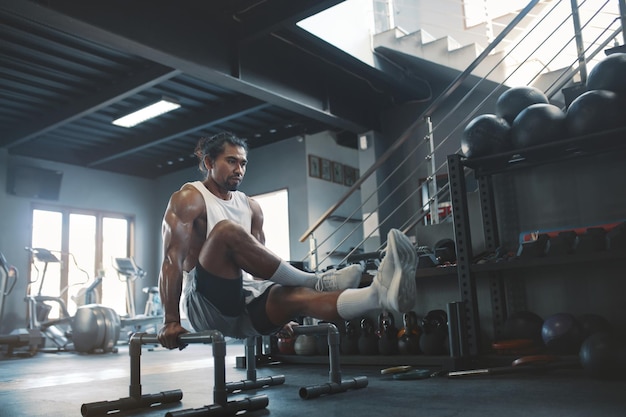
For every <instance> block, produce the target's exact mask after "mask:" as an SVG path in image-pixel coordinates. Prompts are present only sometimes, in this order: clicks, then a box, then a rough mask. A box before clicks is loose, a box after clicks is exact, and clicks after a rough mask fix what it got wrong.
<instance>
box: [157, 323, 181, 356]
mask: <svg viewBox="0 0 626 417" xmlns="http://www.w3.org/2000/svg"><path fill="white" fill-rule="evenodd" d="M185 333H189V331H188V330H187V329H185V328H184V327H183V326H181V325H180V323H178V322H170V323H165V324H164V325H163V327H161V329H160V330H159V333H158V335H157V337H158V339H159V342H160V343H161V345H162V346H163V347H164V348H168V349H176V348H178V349H179V350H183V349H184V348H185V347H186V346H187V344H186V343H181V342H180V339H179V337H180V336H181V335H183V334H185Z"/></svg>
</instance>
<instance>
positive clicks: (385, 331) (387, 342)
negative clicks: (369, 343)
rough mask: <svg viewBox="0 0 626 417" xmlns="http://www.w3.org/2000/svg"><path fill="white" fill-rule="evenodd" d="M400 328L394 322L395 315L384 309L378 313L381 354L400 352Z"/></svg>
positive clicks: (379, 349) (379, 350)
mask: <svg viewBox="0 0 626 417" xmlns="http://www.w3.org/2000/svg"><path fill="white" fill-rule="evenodd" d="M397 334H398V329H397V328H396V326H395V324H394V318H393V315H392V314H390V313H388V312H386V311H383V312H382V313H380V314H379V315H378V332H377V336H378V352H379V353H380V354H381V355H395V354H396V353H398V339H397Z"/></svg>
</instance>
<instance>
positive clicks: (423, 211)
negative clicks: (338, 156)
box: [300, 0, 626, 264]
mask: <svg viewBox="0 0 626 417" xmlns="http://www.w3.org/2000/svg"><path fill="white" fill-rule="evenodd" d="M563 1H564V0H559V1H558V2H556V3H555V4H553V5H552V7H551V8H550V10H547V12H546V13H544V14H543V17H540V18H538V19H536V21H534V22H533V26H532V27H531V28H530V31H533V30H536V29H537V27H538V26H539V24H540V23H541V22H542V21H543V19H544V18H545V17H546V15H547V14H550V13H552V12H553V11H554V10H555V9H556V7H557V5H559V4H561V3H562V2H563ZM570 1H571V2H572V7H576V6H575V5H576V4H577V3H576V1H575V0H570ZM618 1H619V6H620V17H621V19H622V23H623V19H624V10H626V7H625V6H624V3H625V1H626V0H618ZM584 2H585V1H583V2H582V3H581V6H582V5H583V4H584ZM608 2H609V1H607V2H606V3H604V4H603V5H602V6H599V7H600V8H599V10H598V11H597V12H596V14H598V13H599V12H600V11H601V10H603V8H604V7H605V6H606V4H607V3H608ZM539 3H540V0H533V1H530V2H529V3H528V4H527V6H526V7H525V8H524V9H522V10H521V11H520V12H519V13H518V14H517V15H516V16H515V17H514V18H513V19H512V20H511V21H510V23H509V24H508V25H506V27H504V28H503V29H502V31H501V32H500V33H499V34H498V35H497V36H496V38H495V39H494V40H493V41H492V42H491V43H490V44H489V45H488V46H487V47H486V48H485V49H484V50H483V51H482V52H481V53H480V54H479V55H478V57H476V58H475V59H474V60H473V61H472V63H471V64H470V65H469V66H468V67H467V68H465V69H464V70H463V71H462V72H461V73H460V74H459V75H458V76H457V77H456V78H455V79H454V80H453V81H452V82H451V83H450V84H449V85H448V86H447V87H446V89H445V90H444V91H443V92H442V93H441V94H440V95H439V96H437V97H436V98H435V100H434V101H433V102H432V103H431V104H430V105H429V106H428V107H427V108H426V110H424V112H423V113H422V114H421V115H420V116H418V117H417V118H416V119H415V120H416V121H415V122H413V123H412V124H411V125H410V126H409V127H408V128H407V129H406V130H405V131H404V132H403V133H402V134H401V135H400V136H399V137H398V139H396V141H395V142H393V143H392V144H391V146H390V147H389V148H388V149H386V151H385V152H384V153H383V154H382V155H381V156H380V157H379V158H378V159H377V160H376V161H375V162H374V164H373V165H372V166H371V167H370V168H369V169H368V170H367V171H366V172H365V173H364V174H363V175H362V176H360V177H359V178H358V179H357V180H356V182H355V183H354V184H353V185H352V187H350V188H349V189H348V191H347V192H346V193H345V194H344V195H343V196H342V197H341V198H340V199H339V200H338V201H337V202H336V203H335V204H333V206H331V207H330V208H329V209H328V210H327V211H326V212H324V214H322V216H320V218H319V219H318V220H317V221H316V222H315V223H314V224H313V225H312V226H311V227H309V229H307V230H306V231H305V232H304V234H303V235H302V236H301V237H300V242H304V241H305V240H306V239H307V238H309V237H311V238H312V237H313V233H314V232H315V231H316V230H317V229H318V228H319V227H320V226H321V225H322V223H323V222H324V221H326V220H327V219H328V218H329V217H330V216H332V215H333V214H334V213H335V212H336V211H337V209H338V208H339V207H341V206H342V205H343V204H344V203H345V202H346V201H347V200H348V199H349V198H350V197H351V196H352V195H353V194H354V193H355V192H356V191H357V190H359V189H360V187H361V186H362V184H363V183H364V182H365V181H366V180H367V179H369V178H370V177H371V175H372V174H374V173H375V172H376V171H378V170H379V168H381V167H382V166H383V165H384V164H385V163H386V162H387V161H388V160H389V159H390V158H391V157H392V156H393V155H394V154H395V153H396V152H397V151H398V150H399V149H400V148H401V147H402V145H404V144H405V143H406V142H407V141H408V139H410V138H412V137H414V134H415V133H416V132H417V131H418V129H419V128H420V127H422V126H423V125H425V120H426V119H427V118H429V117H430V116H432V115H433V114H434V113H435V112H436V111H437V110H439V109H440V108H441V107H442V105H443V104H444V103H446V102H447V100H448V99H449V98H450V96H452V94H454V93H455V92H456V91H457V90H458V89H459V87H461V85H462V84H463V83H464V82H465V81H466V80H467V79H468V78H469V77H470V76H471V75H472V73H473V72H474V71H475V70H476V68H477V67H478V66H479V65H480V64H481V63H482V62H483V61H484V60H485V59H486V58H487V56H489V55H490V54H491V53H492V52H494V51H495V50H496V48H497V47H498V46H499V45H500V44H501V43H502V42H503V41H504V40H505V38H506V37H507V36H508V35H509V34H510V33H511V32H512V31H513V30H514V29H516V28H517V26H518V25H519V24H520V22H521V21H522V20H523V19H524V18H525V17H526V16H528V15H529V14H530V12H531V11H532V10H533V9H534V8H535V6H537V5H538V4H539ZM572 10H573V11H572V13H571V14H569V15H568V16H566V17H565V18H564V19H563V22H562V23H561V24H560V25H558V26H559V27H560V26H562V25H564V24H565V23H567V22H568V20H570V19H573V18H574V17H573V15H574V14H575V13H574V9H572ZM576 15H577V14H576ZM594 16H595V15H594ZM620 17H618V18H616V19H615V20H619V19H620ZM559 19H560V15H559ZM592 19H593V17H591V18H590V19H589V20H588V21H587V22H586V23H585V24H584V25H580V22H577V24H575V25H574V26H575V27H574V29H575V30H574V37H572V38H570V39H566V40H564V41H563V42H564V44H565V46H563V47H562V48H561V50H560V51H559V52H558V54H560V53H562V52H563V51H564V50H565V48H566V47H567V46H568V45H569V44H570V43H571V42H572V41H573V40H576V42H577V45H579V42H580V41H581V38H580V36H581V34H580V33H579V32H578V30H582V29H583V28H584V27H585V26H586V25H587V24H589V23H590V21H591V20H592ZM615 20H614V21H613V22H612V23H610V24H609V26H608V27H606V28H605V29H604V31H602V33H600V34H599V35H598V36H597V37H596V39H594V40H593V41H592V43H591V46H589V47H587V48H586V49H584V50H583V51H582V53H583V54H588V53H589V50H590V49H591V48H592V47H594V46H596V45H597V44H598V43H599V44H600V46H597V47H596V48H595V49H594V51H593V52H592V53H590V54H589V55H588V56H587V58H589V59H590V60H591V59H593V58H594V57H595V56H596V55H598V54H599V53H600V52H601V51H602V49H603V48H604V47H605V46H606V45H608V43H609V42H611V41H612V40H614V39H616V37H617V36H618V35H619V33H620V32H621V33H623V27H622V28H618V29H616V30H613V31H612V32H610V31H611V27H612V25H613V24H614V23H615ZM552 29H553V33H554V32H556V30H557V29H558V28H557V29H554V28H552ZM608 32H610V33H608ZM607 33H608V38H604V40H601V39H600V38H601V37H603V36H605V35H606V34H607ZM526 36H527V35H524V37H523V38H522V39H521V40H519V41H517V43H516V45H515V46H513V47H512V48H509V50H508V52H507V53H506V54H505V55H504V56H503V57H502V58H501V59H500V61H499V62H498V63H497V64H495V66H494V67H493V68H492V69H491V70H490V71H489V72H488V73H487V74H486V75H485V76H483V77H482V79H480V80H478V81H477V82H476V83H475V84H474V85H473V87H472V88H471V89H470V91H469V92H468V93H466V94H465V95H464V96H463V97H462V98H461V100H460V101H459V102H458V103H455V106H453V107H454V110H451V111H450V112H449V113H447V114H446V115H444V116H443V120H439V123H438V124H437V126H435V127H434V128H429V134H432V132H433V131H435V130H436V129H437V128H439V127H440V126H442V125H443V123H444V121H445V120H446V119H447V118H448V117H449V116H450V115H451V114H452V113H454V112H455V110H456V109H458V108H460V106H461V105H462V103H463V102H465V101H466V100H467V99H468V96H470V95H472V94H473V93H474V92H475V91H476V90H477V88H478V85H479V84H480V83H482V82H483V81H485V80H486V79H487V77H488V76H489V75H490V74H491V73H492V72H493V71H494V70H496V68H498V67H499V66H500V65H501V64H502V63H503V62H504V60H506V59H507V57H508V56H509V55H510V54H511V52H512V51H513V50H514V49H515V48H516V47H517V46H518V45H519V43H521V42H522V41H524V40H525V38H526ZM547 37H548V38H549V37H550V36H547ZM625 38H626V37H625ZM544 42H545V41H542V42H539V45H534V47H535V48H534V50H533V51H532V52H530V53H529V55H528V56H525V57H524V58H522V64H523V63H526V62H528V61H529V60H530V59H532V56H533V54H534V53H537V51H538V49H539V48H540V47H541V46H542V45H543V44H544ZM577 52H578V53H580V48H578V51H577ZM558 54H557V55H558ZM555 59H556V56H554V57H552V58H551V59H550V60H548V61H547V62H545V63H544V62H542V63H541V65H542V69H541V70H539V72H538V73H537V74H536V75H535V76H534V78H533V79H536V78H537V77H539V75H540V74H541V73H542V72H543V71H545V70H546V69H547V68H548V66H549V65H550V64H551V63H552V62H553V61H554V60H555ZM583 61H584V58H583ZM576 62H580V57H578V59H577V60H576V61H574V62H572V63H571V64H570V66H569V68H566V69H564V70H563V73H562V74H560V75H559V76H558V77H557V78H556V79H555V80H553V81H552V84H551V85H550V86H549V87H548V88H547V89H546V95H548V94H550V95H548V97H549V98H552V96H553V95H554V94H556V92H558V91H560V89H561V88H563V87H565V86H566V85H567V84H568V83H570V82H572V79H573V77H574V76H575V75H576V74H578V73H579V71H580V67H577V66H576ZM522 64H520V66H518V67H517V68H514V69H513V70H512V71H511V72H510V73H508V76H507V77H506V78H505V80H504V81H502V82H501V83H500V84H499V85H498V86H497V87H495V88H493V90H492V91H491V92H490V93H489V94H487V96H486V97H483V100H482V102H481V103H480V104H479V105H478V106H474V109H473V111H470V112H469V113H468V115H467V116H466V117H464V118H463V121H461V122H460V123H459V122H457V125H456V126H454V128H453V129H452V130H451V131H450V132H448V133H447V134H446V136H445V137H444V138H442V139H440V140H439V141H438V142H439V143H438V144H437V145H436V146H431V149H430V150H429V154H428V157H427V159H429V158H434V154H435V152H436V151H438V150H440V149H441V148H442V145H443V144H444V143H445V142H446V141H447V140H448V139H449V138H450V137H451V136H452V135H453V133H454V132H456V131H458V129H461V128H462V127H463V126H465V125H466V124H467V122H468V121H469V120H470V119H471V117H472V116H473V115H475V113H476V112H477V111H479V109H480V108H481V106H483V104H485V103H486V102H487V100H488V99H489V98H490V97H491V96H493V94H495V93H496V92H497V91H498V89H499V88H500V87H502V86H503V85H504V84H505V82H506V81H507V80H508V79H509V78H510V77H511V76H512V75H513V74H514V73H515V72H516V71H518V70H519V69H520V67H521V65H522ZM555 86H556V87H555ZM425 139H426V138H425ZM424 143H426V142H425V141H420V143H418V144H417V145H416V146H415V147H413V148H411V149H410V150H408V152H407V153H406V154H403V156H404V158H403V159H402V161H400V162H399V163H398V164H397V166H396V167H395V169H394V170H393V171H392V172H391V173H390V174H388V175H387V176H386V178H385V179H384V180H383V181H382V182H381V183H380V184H378V183H377V184H378V187H377V188H376V190H375V191H374V192H373V193H372V195H371V196H369V197H368V198H367V199H365V200H364V201H362V204H361V205H360V206H359V207H357V208H356V209H354V211H353V212H352V214H350V215H349V216H348V219H351V218H353V217H354V215H355V214H356V213H358V212H359V211H360V210H361V209H362V208H363V207H364V206H365V204H366V203H367V202H368V201H369V200H370V199H371V198H372V197H373V196H375V195H377V193H378V191H379V190H380V188H381V187H382V185H383V184H384V183H385V182H387V181H388V180H389V179H390V177H391V176H392V175H394V174H395V173H396V172H397V171H398V170H399V169H400V167H401V166H402V165H403V164H404V163H405V162H407V161H408V160H409V158H410V157H411V156H412V155H413V154H415V153H416V152H417V151H418V150H419V149H420V148H421V147H422V146H423V145H424ZM459 151H460V149H459V150H457V152H459ZM423 163H424V162H422V163H421V164H418V165H417V167H415V168H414V169H413V170H412V172H411V173H409V174H408V175H407V178H405V179H404V180H403V181H401V184H400V185H397V184H394V185H397V186H396V187H395V188H394V190H392V191H391V192H390V195H387V196H386V198H385V199H383V201H382V202H380V203H379V204H378V207H380V206H381V205H382V204H384V203H385V202H386V201H387V200H389V198H390V197H391V194H393V193H395V192H397V191H399V189H400V188H401V187H402V186H403V184H405V183H406V181H408V180H410V179H412V178H413V176H412V175H413V174H415V173H416V172H417V171H418V170H419V169H420V168H422V165H423ZM446 166H447V161H446V162H445V163H443V164H442V165H441V166H439V167H438V168H437V169H436V170H435V166H434V165H433V167H432V170H434V172H432V173H430V174H429V176H428V178H427V179H426V181H427V183H428V182H430V181H433V180H434V178H435V176H436V173H437V172H439V171H440V170H444V169H445V167H446ZM447 186H448V184H445V185H443V186H442V189H440V190H439V191H437V190H436V189H435V194H433V195H431V196H430V199H429V200H428V201H426V202H423V203H422V206H421V207H418V208H417V212H416V213H415V214H413V215H411V216H409V218H408V219H405V220H404V221H403V224H402V226H400V227H398V228H399V229H401V230H403V231H404V232H405V233H406V232H407V231H409V230H410V229H412V228H414V227H416V226H418V225H419V224H420V223H422V222H423V220H424V218H425V217H426V216H427V215H428V212H429V211H430V210H432V209H433V204H432V203H433V202H434V201H437V200H436V199H437V198H439V197H440V195H442V194H444V195H445V192H447V191H448V190H449V187H447ZM443 190H445V191H443ZM418 191H419V187H416V190H415V191H413V192H409V193H408V195H407V196H403V201H402V202H399V203H398V205H397V207H396V208H395V209H394V210H392V212H391V213H390V214H389V215H387V216H386V217H385V218H384V219H380V221H379V223H378V227H377V228H376V229H375V230H372V231H370V232H369V235H368V236H364V238H363V240H362V241H361V242H360V243H359V244H358V245H357V246H356V247H355V248H352V249H351V250H350V251H349V253H348V254H347V255H345V257H344V258H343V260H342V261H341V262H340V264H341V263H343V262H345V261H346V260H347V258H348V257H349V256H351V255H352V254H354V253H355V252H356V251H357V250H358V249H359V248H360V247H361V246H362V245H363V243H364V242H365V241H366V240H367V239H368V238H370V237H371V236H372V235H373V234H374V233H375V232H376V230H379V229H380V228H381V225H382V224H385V222H387V221H389V220H390V219H391V217H392V216H393V214H394V213H395V212H396V211H398V210H399V209H400V207H402V206H403V205H404V204H405V203H407V202H408V201H409V200H410V199H411V198H412V197H413V196H414V194H415V193H416V192H418ZM433 199H434V200H433ZM434 209H435V210H437V208H436V207H435V208H434ZM372 214H373V213H369V214H368V215H367V218H365V219H363V220H362V222H365V221H366V220H368V218H369V217H370V216H372ZM346 223H348V221H347V220H346V221H344V222H343V224H341V225H340V226H339V227H337V228H336V229H335V230H334V231H332V232H331V233H330V234H329V235H328V236H327V237H326V238H325V239H324V240H323V241H322V242H321V243H320V244H319V245H317V244H316V247H315V248H311V250H310V252H309V253H308V254H307V256H310V255H312V254H314V253H315V254H316V253H317V251H318V249H319V247H321V245H322V244H324V243H325V242H327V241H328V240H329V239H330V238H331V237H332V236H333V235H335V234H336V233H337V232H338V231H339V230H340V229H342V228H343V227H344V226H345V224H346ZM362 224H363V223H359V224H357V225H356V226H354V227H353V228H352V230H350V231H349V232H348V234H347V236H344V237H343V239H340V242H339V243H338V244H336V246H335V248H334V249H333V250H331V251H330V252H329V253H328V255H327V256H326V257H325V258H324V259H323V260H322V261H321V262H319V263H317V262H316V264H321V263H322V262H323V261H325V260H326V259H327V258H328V257H330V256H331V254H332V253H333V252H334V251H335V250H337V248H339V247H340V246H341V245H342V244H344V243H345V242H346V241H347V239H348V238H350V237H351V236H352V235H353V234H354V233H355V232H356V231H358V230H359V228H360V227H361V226H362ZM396 227H397V226H396ZM382 247H384V244H383V245H381V248H382Z"/></svg>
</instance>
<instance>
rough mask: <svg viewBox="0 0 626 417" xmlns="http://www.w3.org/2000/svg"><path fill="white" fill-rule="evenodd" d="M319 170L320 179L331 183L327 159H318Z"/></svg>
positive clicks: (331, 177)
mask: <svg viewBox="0 0 626 417" xmlns="http://www.w3.org/2000/svg"><path fill="white" fill-rule="evenodd" d="M320 169H321V171H320V172H321V175H322V177H321V178H322V179H323V180H326V181H332V180H333V173H332V171H331V167H330V161H329V160H328V159H324V158H320Z"/></svg>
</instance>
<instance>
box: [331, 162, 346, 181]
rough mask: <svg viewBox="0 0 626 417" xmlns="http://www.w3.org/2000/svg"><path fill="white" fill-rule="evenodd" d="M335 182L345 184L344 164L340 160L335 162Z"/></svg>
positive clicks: (333, 164)
mask: <svg viewBox="0 0 626 417" xmlns="http://www.w3.org/2000/svg"><path fill="white" fill-rule="evenodd" d="M332 166H333V182H334V183H337V184H343V164H340V163H339V162H333V163H332Z"/></svg>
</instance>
